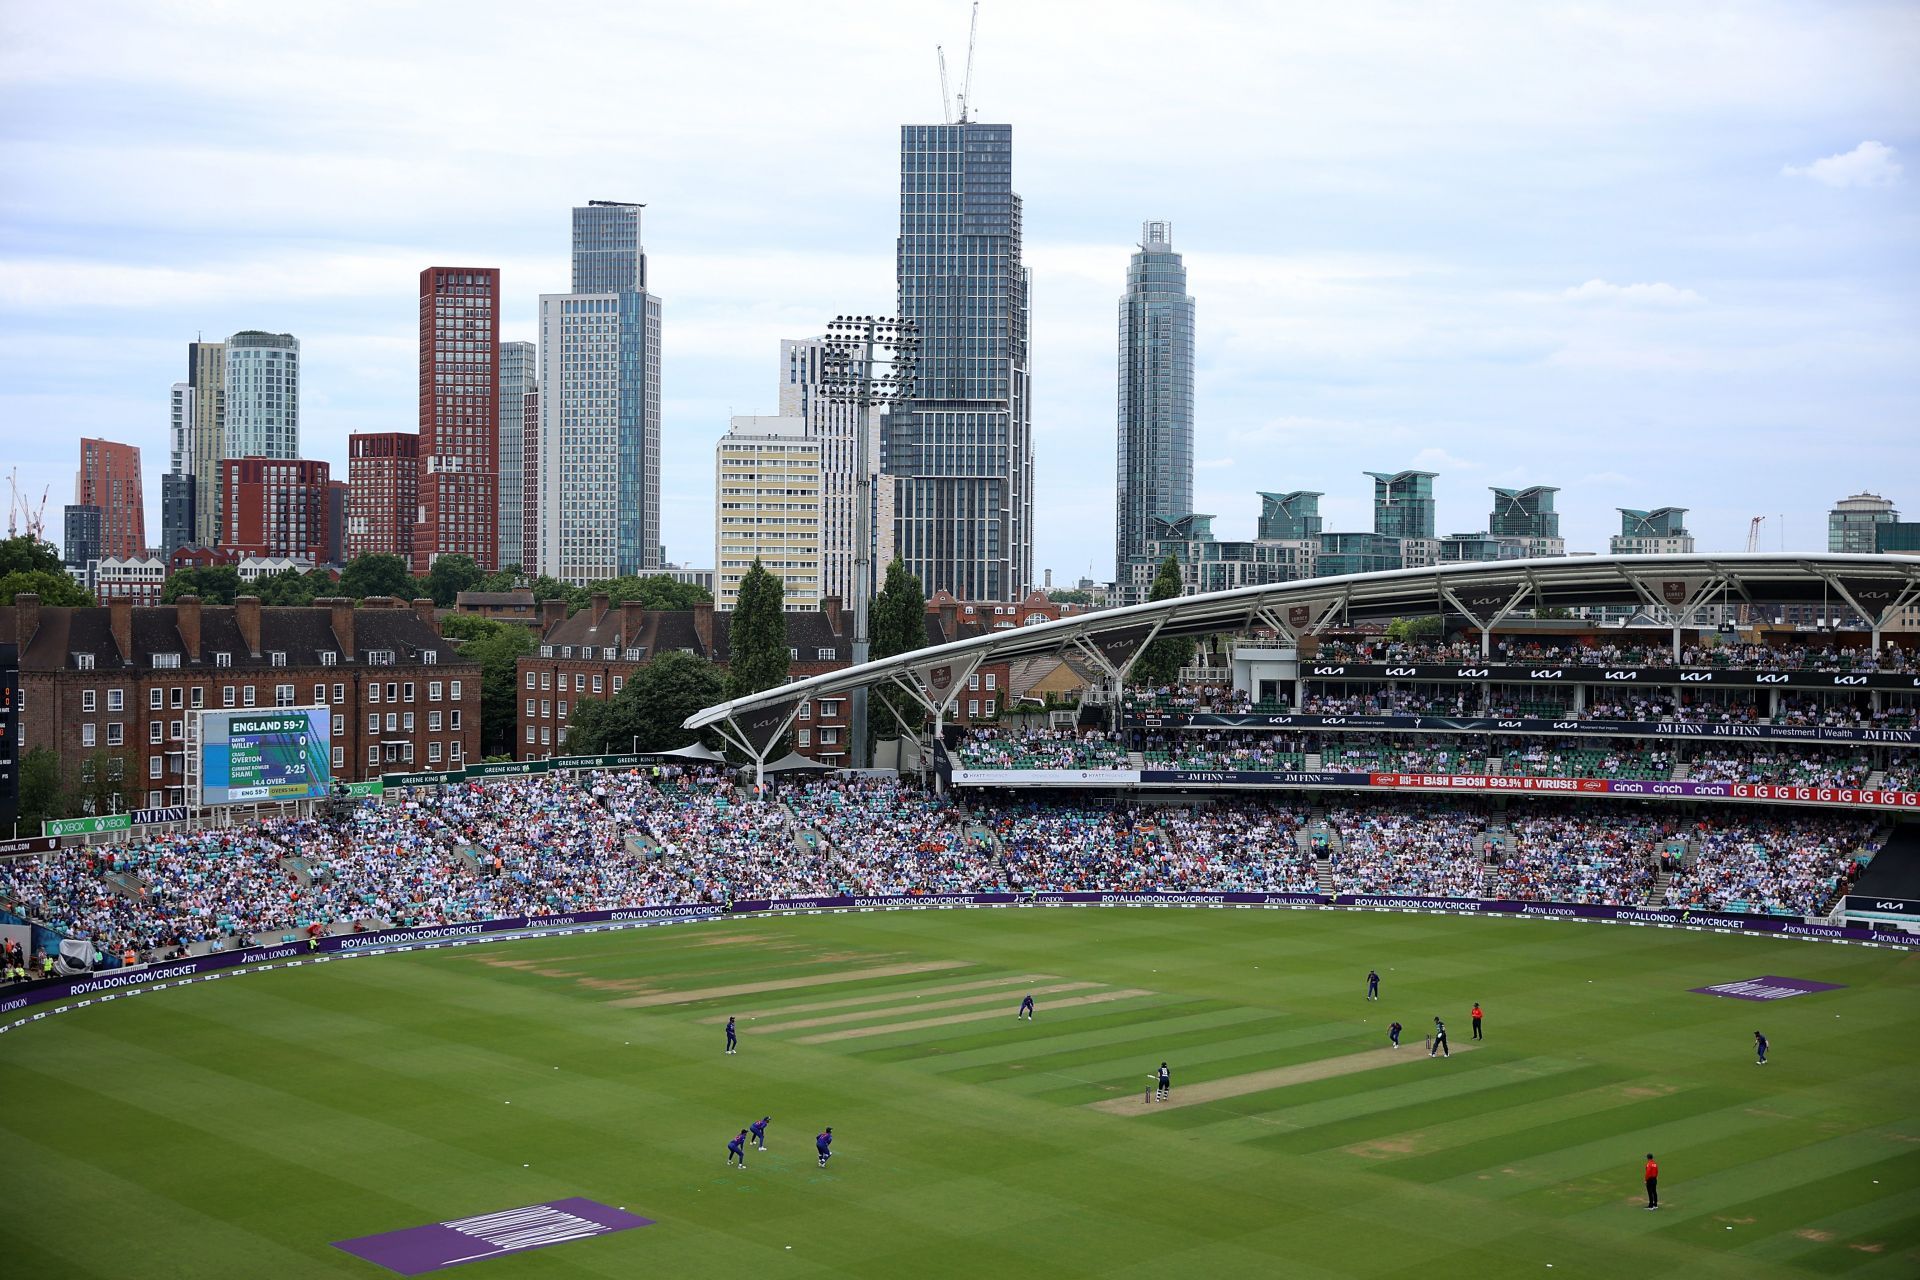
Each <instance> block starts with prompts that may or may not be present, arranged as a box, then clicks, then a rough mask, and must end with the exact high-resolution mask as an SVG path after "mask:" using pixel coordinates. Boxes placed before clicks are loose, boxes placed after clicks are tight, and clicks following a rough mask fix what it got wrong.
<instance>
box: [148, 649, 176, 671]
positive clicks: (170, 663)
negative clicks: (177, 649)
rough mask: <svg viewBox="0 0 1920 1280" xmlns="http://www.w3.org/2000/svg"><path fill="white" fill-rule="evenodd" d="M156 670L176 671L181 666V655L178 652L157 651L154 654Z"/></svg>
mask: <svg viewBox="0 0 1920 1280" xmlns="http://www.w3.org/2000/svg"><path fill="white" fill-rule="evenodd" d="M153 665H154V669H155V670H163V669H164V670H168V671H176V670H178V669H179V667H180V655H179V654H177V653H156V654H154V655H153Z"/></svg>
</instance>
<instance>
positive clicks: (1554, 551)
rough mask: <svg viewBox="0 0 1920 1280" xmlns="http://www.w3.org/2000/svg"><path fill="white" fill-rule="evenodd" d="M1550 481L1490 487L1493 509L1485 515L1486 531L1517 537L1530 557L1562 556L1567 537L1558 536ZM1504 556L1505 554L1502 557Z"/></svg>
mask: <svg viewBox="0 0 1920 1280" xmlns="http://www.w3.org/2000/svg"><path fill="white" fill-rule="evenodd" d="M1558 492H1560V490H1558V489H1556V488H1555V487H1553V486H1552V485H1546V484H1537V485H1533V486H1531V487H1529V488H1526V489H1501V488H1498V487H1496V488H1494V489H1493V510H1492V511H1491V512H1489V513H1488V515H1487V533H1488V534H1489V535H1490V536H1492V537H1496V538H1509V539H1517V540H1518V543H1519V545H1520V547H1521V548H1522V549H1523V552H1524V554H1525V555H1527V556H1529V557H1540V556H1563V555H1565V554H1567V540H1566V539H1565V538H1562V537H1561V536H1560V513H1559V512H1557V511H1555V510H1554V509H1553V495H1554V494H1556V493H1558ZM1502 558H1505V557H1502Z"/></svg>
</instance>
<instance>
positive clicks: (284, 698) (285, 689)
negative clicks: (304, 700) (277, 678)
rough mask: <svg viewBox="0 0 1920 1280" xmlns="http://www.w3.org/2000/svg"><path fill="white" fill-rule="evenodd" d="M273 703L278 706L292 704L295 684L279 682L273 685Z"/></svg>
mask: <svg viewBox="0 0 1920 1280" xmlns="http://www.w3.org/2000/svg"><path fill="white" fill-rule="evenodd" d="M273 705H274V706H276V707H290V706H292V705H293V686H292V685H290V684H277V685H275V686H273Z"/></svg>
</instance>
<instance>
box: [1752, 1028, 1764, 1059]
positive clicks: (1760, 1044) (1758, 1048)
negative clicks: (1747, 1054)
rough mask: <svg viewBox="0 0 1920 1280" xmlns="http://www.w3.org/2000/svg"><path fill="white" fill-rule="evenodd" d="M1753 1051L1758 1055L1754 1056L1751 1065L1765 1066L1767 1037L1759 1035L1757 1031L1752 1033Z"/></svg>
mask: <svg viewBox="0 0 1920 1280" xmlns="http://www.w3.org/2000/svg"><path fill="white" fill-rule="evenodd" d="M1753 1051H1754V1053H1756V1054H1757V1055H1759V1056H1758V1057H1756V1058H1754V1060H1753V1065H1754V1066H1756V1067H1764V1066H1766V1065H1767V1038H1766V1037H1765V1036H1763V1035H1761V1034H1760V1033H1759V1032H1758V1031H1756V1032H1754V1033H1753Z"/></svg>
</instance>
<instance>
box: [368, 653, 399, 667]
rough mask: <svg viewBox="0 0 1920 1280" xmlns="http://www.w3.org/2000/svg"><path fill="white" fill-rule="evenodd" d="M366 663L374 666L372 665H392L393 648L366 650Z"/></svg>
mask: <svg viewBox="0 0 1920 1280" xmlns="http://www.w3.org/2000/svg"><path fill="white" fill-rule="evenodd" d="M367 665H368V666H374V667H390V666H392V665H393V650H391V649H370V650H368V651H367Z"/></svg>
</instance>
